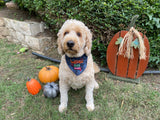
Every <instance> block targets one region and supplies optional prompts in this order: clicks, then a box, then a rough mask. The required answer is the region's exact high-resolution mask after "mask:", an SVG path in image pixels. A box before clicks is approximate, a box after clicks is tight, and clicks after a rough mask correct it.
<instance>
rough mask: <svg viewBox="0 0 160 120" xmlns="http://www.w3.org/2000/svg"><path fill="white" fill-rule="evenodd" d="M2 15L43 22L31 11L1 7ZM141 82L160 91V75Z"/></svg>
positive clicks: (148, 77)
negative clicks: (30, 12)
mask: <svg viewBox="0 0 160 120" xmlns="http://www.w3.org/2000/svg"><path fill="white" fill-rule="evenodd" d="M0 17H6V18H11V19H16V20H20V21H24V20H29V21H30V20H31V21H37V22H41V19H40V18H39V17H37V16H36V15H33V14H32V15H30V14H29V12H27V11H23V10H15V9H8V8H6V7H2V8H0ZM140 81H141V83H143V82H144V83H147V84H149V86H150V87H152V88H153V89H155V90H157V91H159V92H160V75H153V74H149V75H142V77H141V78H140Z"/></svg>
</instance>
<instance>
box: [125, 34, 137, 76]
mask: <svg viewBox="0 0 160 120" xmlns="http://www.w3.org/2000/svg"><path fill="white" fill-rule="evenodd" d="M135 39H136V37H135V35H134V37H133V41H134V40H135ZM133 55H134V58H133V59H130V60H129V66H128V74H127V77H128V78H132V79H135V77H136V71H137V64H138V59H139V49H138V48H137V49H135V48H134V47H133Z"/></svg>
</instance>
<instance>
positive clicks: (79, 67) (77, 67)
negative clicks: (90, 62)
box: [65, 54, 88, 76]
mask: <svg viewBox="0 0 160 120" xmlns="http://www.w3.org/2000/svg"><path fill="white" fill-rule="evenodd" d="M65 59H66V62H67V65H68V66H69V68H70V69H71V70H72V72H73V73H74V74H76V75H77V76H78V75H80V74H81V73H82V72H83V71H84V70H85V69H86V67H87V59H88V57H87V56H86V55H85V54H84V55H83V56H81V57H68V56H67V55H65Z"/></svg>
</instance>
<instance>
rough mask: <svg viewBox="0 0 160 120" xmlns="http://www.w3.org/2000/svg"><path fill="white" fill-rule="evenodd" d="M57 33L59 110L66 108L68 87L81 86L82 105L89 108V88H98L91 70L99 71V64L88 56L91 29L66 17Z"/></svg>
mask: <svg viewBox="0 0 160 120" xmlns="http://www.w3.org/2000/svg"><path fill="white" fill-rule="evenodd" d="M57 36H58V39H57V44H58V52H59V54H61V56H62V57H61V63H60V65H59V89H60V105H59V112H63V111H65V110H66V109H67V104H68V91H69V89H70V88H73V89H79V88H82V87H84V86H85V92H86V95H85V100H86V107H87V109H88V111H93V110H94V108H95V106H94V98H93V90H94V88H95V89H98V88H99V85H98V83H97V82H96V80H95V77H94V73H97V72H99V67H98V66H97V64H96V63H94V62H93V59H92V54H91V47H92V33H91V31H90V30H89V29H88V27H87V26H85V24H84V23H83V22H81V21H78V20H75V19H70V20H67V21H65V22H64V24H63V25H62V27H61V28H60V30H59V32H58V34H57Z"/></svg>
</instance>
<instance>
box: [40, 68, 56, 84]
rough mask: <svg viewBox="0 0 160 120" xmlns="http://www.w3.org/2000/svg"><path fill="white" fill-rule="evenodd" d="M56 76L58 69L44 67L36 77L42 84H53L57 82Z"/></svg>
mask: <svg viewBox="0 0 160 120" xmlns="http://www.w3.org/2000/svg"><path fill="white" fill-rule="evenodd" d="M58 74H59V69H58V68H57V67H55V66H46V67H43V68H42V69H41V70H40V72H39V74H38V77H39V80H40V81H41V82H42V83H47V82H55V81H57V80H58Z"/></svg>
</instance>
